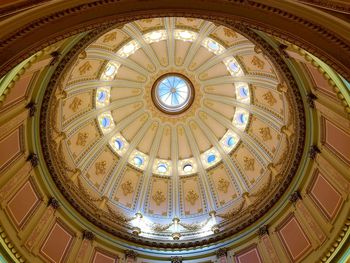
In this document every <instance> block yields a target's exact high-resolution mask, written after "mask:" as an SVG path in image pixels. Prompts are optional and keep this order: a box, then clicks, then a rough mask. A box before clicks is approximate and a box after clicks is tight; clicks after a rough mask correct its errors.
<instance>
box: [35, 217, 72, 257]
mask: <svg viewBox="0 0 350 263" xmlns="http://www.w3.org/2000/svg"><path fill="white" fill-rule="evenodd" d="M72 241H73V234H72V232H71V231H69V230H68V229H67V227H65V226H63V225H62V223H60V222H59V221H56V222H55V224H54V225H53V227H52V228H51V230H50V232H49V234H48V235H47V237H46V239H45V241H44V243H43V245H42V247H41V249H40V253H41V254H42V255H43V256H44V257H45V258H46V259H48V260H49V261H50V262H55V263H60V262H66V257H67V255H68V253H69V250H70V248H71V245H72Z"/></svg>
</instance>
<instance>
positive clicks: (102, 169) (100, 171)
mask: <svg viewBox="0 0 350 263" xmlns="http://www.w3.org/2000/svg"><path fill="white" fill-rule="evenodd" d="M106 166H107V162H106V161H100V162H97V163H96V164H95V169H96V174H97V175H104V174H105V173H106Z"/></svg>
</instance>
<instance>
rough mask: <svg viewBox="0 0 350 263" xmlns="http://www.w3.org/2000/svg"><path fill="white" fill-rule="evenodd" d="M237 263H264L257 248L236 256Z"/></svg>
mask: <svg viewBox="0 0 350 263" xmlns="http://www.w3.org/2000/svg"><path fill="white" fill-rule="evenodd" d="M236 262H237V263H262V260H261V257H260V254H259V251H258V249H257V247H256V246H254V247H250V248H248V249H244V250H243V251H241V252H238V254H237V255H236Z"/></svg>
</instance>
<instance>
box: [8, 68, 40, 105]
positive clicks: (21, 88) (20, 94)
mask: <svg viewBox="0 0 350 263" xmlns="http://www.w3.org/2000/svg"><path fill="white" fill-rule="evenodd" d="M35 76H36V73H35V72H30V73H27V74H24V75H22V76H21V77H20V79H19V80H18V81H16V82H15V85H14V86H13V87H12V88H11V89H10V92H9V94H8V95H7V96H6V99H5V101H4V104H3V106H2V109H1V111H3V110H6V109H7V108H9V107H11V106H13V105H15V104H17V103H18V102H20V101H23V100H24V99H25V98H26V96H27V93H28V91H29V87H30V86H31V84H32V83H33V80H34V79H35Z"/></svg>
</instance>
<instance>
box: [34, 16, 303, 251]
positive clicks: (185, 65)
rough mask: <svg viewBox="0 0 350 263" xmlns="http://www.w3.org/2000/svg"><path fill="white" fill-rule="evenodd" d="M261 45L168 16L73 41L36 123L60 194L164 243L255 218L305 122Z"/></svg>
mask: <svg viewBox="0 0 350 263" xmlns="http://www.w3.org/2000/svg"><path fill="white" fill-rule="evenodd" d="M258 41H259V38H258V37H257V36H255V37H254V36H249V35H247V34H246V33H245V32H240V31H237V30H233V29H231V28H228V27H225V26H223V25H218V24H215V23H213V22H210V21H206V20H202V19H196V18H183V17H177V18H175V17H165V18H150V19H143V20H137V21H134V22H130V23H127V24H125V25H123V26H122V27H118V28H113V29H109V30H108V31H107V32H104V33H103V34H101V35H99V36H97V37H96V38H95V39H94V40H93V41H90V43H88V44H86V45H85V46H84V47H83V49H79V50H73V51H72V52H74V53H72V54H75V55H73V56H71V57H70V59H69V61H67V62H66V64H65V67H64V69H63V70H62V72H61V73H60V74H61V75H60V76H59V77H58V78H57V79H56V80H55V81H56V85H52V86H51V88H50V89H48V90H47V91H46V94H45V100H44V106H43V109H42V114H41V128H40V129H41V131H42V136H43V139H42V145H43V150H44V153H45V155H46V156H47V160H46V161H47V164H48V167H49V170H50V173H51V175H52V176H53V178H54V180H55V182H56V184H57V185H58V187H59V189H60V190H61V192H62V193H63V194H64V195H65V197H66V198H67V200H69V202H70V203H71V204H72V205H73V206H74V207H75V208H76V209H77V210H78V211H79V212H80V213H81V214H82V215H83V216H85V217H86V218H87V219H88V220H90V221H91V222H92V223H94V224H96V225H97V226H99V227H101V228H103V229H105V230H106V231H108V232H110V233H112V234H114V235H116V236H119V237H123V238H125V239H127V240H131V241H134V242H139V243H147V242H156V243H157V244H159V245H160V246H163V247H167V246H180V245H179V244H181V246H186V244H187V245H189V246H193V244H194V243H195V242H197V244H204V243H205V242H212V241H217V240H220V239H223V238H225V237H228V236H229V235H232V234H233V233H236V232H238V231H240V230H242V229H244V228H246V227H247V226H249V225H250V224H252V223H253V222H254V221H255V220H256V219H258V218H260V217H262V216H263V215H264V214H265V213H266V212H267V211H268V210H269V209H270V208H271V207H272V206H273V204H274V203H275V202H276V200H278V198H279V197H280V196H281V195H282V194H283V193H284V191H285V189H286V188H287V187H288V184H289V182H290V181H291V179H292V177H293V175H294V174H295V172H296V169H297V167H298V163H299V161H300V157H301V155H300V154H299V153H300V152H301V151H302V149H303V141H304V132H303V127H304V125H305V124H304V115H303V105H302V103H301V100H300V94H299V91H298V89H297V88H295V84H294V82H293V81H292V80H291V79H287V78H286V77H285V76H286V72H283V69H284V68H285V66H284V62H283V61H281V60H278V59H277V60H276V59H275V58H274V56H273V54H270V53H269V52H268V51H267V50H266V51H262V49H261V48H260V47H259V45H257V43H258ZM78 54H79V55H78ZM209 239H210V240H212V241H208V240H209Z"/></svg>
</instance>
